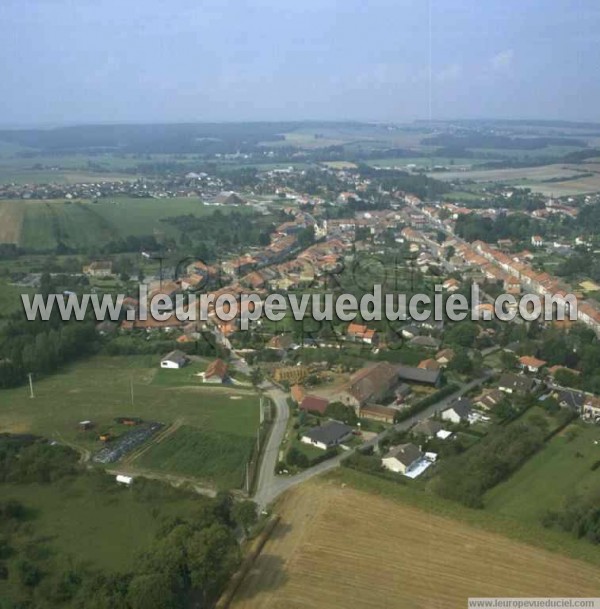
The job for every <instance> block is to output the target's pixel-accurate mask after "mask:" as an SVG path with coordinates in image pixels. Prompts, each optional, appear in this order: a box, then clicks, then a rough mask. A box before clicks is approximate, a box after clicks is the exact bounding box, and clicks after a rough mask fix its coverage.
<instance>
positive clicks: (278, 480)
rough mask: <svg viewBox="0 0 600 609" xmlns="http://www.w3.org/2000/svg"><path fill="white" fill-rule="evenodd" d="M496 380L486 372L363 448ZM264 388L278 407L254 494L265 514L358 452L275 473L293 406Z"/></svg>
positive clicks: (284, 396) (282, 395) (283, 395)
mask: <svg viewBox="0 0 600 609" xmlns="http://www.w3.org/2000/svg"><path fill="white" fill-rule="evenodd" d="M491 376H492V372H491V371H489V370H488V371H486V372H484V373H483V374H482V376H480V377H479V378H477V379H475V380H473V381H471V382H469V383H467V384H465V385H463V386H462V387H461V388H460V389H458V390H457V391H455V392H454V393H452V394H451V395H449V396H446V397H445V398H442V399H441V400H440V401H439V402H436V403H435V404H432V405H431V406H428V407H427V408H426V409H425V410H422V411H421V412H419V413H417V414H415V415H413V416H412V417H410V418H408V419H406V420H405V421H402V422H400V423H398V424H396V425H394V426H393V427H392V428H389V429H386V430H385V431H383V432H381V433H380V434H378V435H377V436H375V437H374V438H372V439H371V440H369V441H368V442H365V443H363V444H361V446H360V448H367V447H369V446H375V445H376V444H378V443H379V441H380V440H382V439H383V438H384V437H385V436H386V435H387V434H389V433H391V431H392V430H395V431H404V430H407V429H409V428H411V427H412V426H413V425H415V424H416V423H418V422H419V421H422V420H423V419H427V418H428V417H430V416H431V415H433V414H435V412H436V411H438V410H443V409H444V408H446V406H449V405H450V404H451V403H452V402H453V401H454V400H456V399H457V398H459V397H461V396H462V395H464V394H465V393H468V392H469V391H471V390H472V389H474V388H475V387H478V386H479V385H482V384H483V383H485V382H486V381H487V380H489V379H490V377H491ZM263 387H264V388H266V387H271V389H269V390H268V391H267V392H266V394H267V395H268V396H269V397H270V398H271V399H272V400H273V402H274V403H275V407H276V415H275V421H274V423H273V427H272V429H271V433H270V434H269V439H268V442H267V447H266V449H265V451H264V453H263V458H262V461H261V467H260V472H259V478H258V483H257V487H256V492H255V494H254V501H255V502H256V503H257V504H258V507H259V509H261V510H264V509H265V508H266V507H267V506H268V505H269V504H270V503H272V502H273V501H275V499H277V497H279V496H280V495H282V494H283V493H285V491H287V490H288V489H290V488H292V487H293V486H296V485H298V484H300V483H302V482H305V481H306V480H309V479H310V478H313V477H314V476H318V475H319V474H323V473H325V472H328V471H330V470H332V469H335V468H336V467H338V466H339V465H340V463H341V462H342V460H343V459H345V458H346V457H348V456H349V455H351V454H352V452H354V450H348V451H344V452H343V453H341V454H340V455H338V456H337V457H334V458H332V459H328V460H327V461H324V462H323V463H319V464H318V465H315V466H314V467H311V468H309V469H306V470H304V471H303V472H300V473H299V474H296V475H294V476H279V475H277V474H276V473H275V467H276V465H277V461H278V459H279V447H280V446H281V442H282V441H283V438H284V436H285V431H286V428H287V422H288V419H289V416H290V411H289V406H288V403H287V397H288V396H287V394H286V393H284V392H283V391H281V389H277V388H275V387H273V385H270V384H267V383H265V384H264V385H263Z"/></svg>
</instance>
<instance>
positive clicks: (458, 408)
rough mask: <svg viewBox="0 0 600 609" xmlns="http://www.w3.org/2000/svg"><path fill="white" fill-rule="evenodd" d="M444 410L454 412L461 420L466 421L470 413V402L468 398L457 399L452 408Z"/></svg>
mask: <svg viewBox="0 0 600 609" xmlns="http://www.w3.org/2000/svg"><path fill="white" fill-rule="evenodd" d="M446 410H454V412H455V413H456V414H457V415H458V416H459V417H460V418H461V419H466V418H467V417H468V416H469V413H470V412H471V400H469V398H458V400H456V402H454V404H452V406H450V407H449V408H446Z"/></svg>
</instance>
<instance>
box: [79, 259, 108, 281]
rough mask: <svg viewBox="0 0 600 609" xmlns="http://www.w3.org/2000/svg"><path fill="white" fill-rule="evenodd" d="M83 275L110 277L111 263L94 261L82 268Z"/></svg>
mask: <svg viewBox="0 0 600 609" xmlns="http://www.w3.org/2000/svg"><path fill="white" fill-rule="evenodd" d="M83 274H84V275H87V276H88V277H112V274H113V272H112V262H111V261H110V260H94V261H93V262H90V264H88V265H87V266H84V267H83Z"/></svg>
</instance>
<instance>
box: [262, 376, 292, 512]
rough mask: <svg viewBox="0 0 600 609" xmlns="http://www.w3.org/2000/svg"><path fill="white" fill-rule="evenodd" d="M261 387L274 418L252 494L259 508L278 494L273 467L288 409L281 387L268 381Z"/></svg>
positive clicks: (286, 422)
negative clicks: (273, 410) (271, 401)
mask: <svg viewBox="0 0 600 609" xmlns="http://www.w3.org/2000/svg"><path fill="white" fill-rule="evenodd" d="M261 388H263V389H267V391H265V394H266V395H267V396H268V397H269V398H271V399H272V400H273V403H274V404H275V420H274V421H273V424H272V425H271V430H270V432H269V437H268V439H267V446H266V447H265V449H264V451H263V454H262V459H261V463H260V471H259V474H258V482H257V484H256V492H255V494H254V501H256V503H258V505H259V506H260V507H261V508H264V507H265V506H266V505H268V504H269V503H271V501H273V498H274V497H277V496H279V494H280V492H279V491H278V488H277V486H278V485H277V482H278V476H277V475H276V474H275V467H276V466H277V462H278V461H279V448H280V446H281V443H282V442H283V438H284V436H285V432H286V429H287V424H288V419H289V417H290V409H289V406H288V402H287V398H288V395H287V394H286V393H284V392H283V391H282V390H281V389H278V388H277V387H275V386H274V385H271V384H270V383H263V385H262V387H261Z"/></svg>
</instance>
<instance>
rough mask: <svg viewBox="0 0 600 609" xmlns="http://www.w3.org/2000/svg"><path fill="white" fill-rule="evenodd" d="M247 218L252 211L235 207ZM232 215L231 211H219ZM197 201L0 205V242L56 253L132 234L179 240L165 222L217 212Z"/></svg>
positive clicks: (186, 198)
mask: <svg viewBox="0 0 600 609" xmlns="http://www.w3.org/2000/svg"><path fill="white" fill-rule="evenodd" d="M235 209H238V210H240V211H241V212H242V213H248V212H249V211H250V210H246V209H245V208H235ZM219 210H220V211H221V212H222V213H228V212H229V211H230V208H219ZM214 211H215V208H214V207H207V206H205V205H203V204H202V201H200V199H198V198H188V197H179V198H172V199H136V198H128V197H115V198H114V199H113V198H111V199H103V200H101V201H100V202H99V203H92V202H91V201H73V202H68V201H63V200H53V201H39V200H29V201H1V202H0V242H1V243H16V244H17V245H19V246H21V247H24V248H28V249H33V250H48V249H54V248H56V246H57V245H58V244H59V243H60V242H62V243H64V244H65V245H67V246H68V247H73V248H80V247H90V246H102V245H105V244H106V243H107V242H108V241H111V240H114V239H118V238H120V237H127V236H129V235H134V236H141V235H154V236H155V237H157V238H160V237H162V236H169V237H176V236H178V235H179V231H178V229H177V228H175V227H173V226H171V225H169V224H168V223H166V222H163V221H162V220H163V219H165V218H168V217H173V216H181V215H187V214H192V215H194V216H202V215H205V214H212V213H214Z"/></svg>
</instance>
